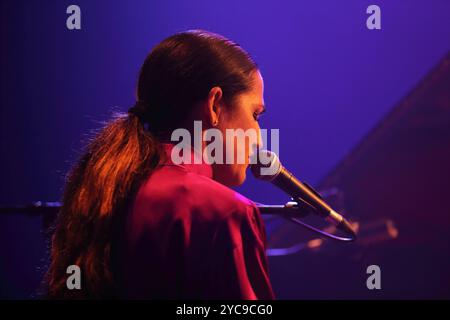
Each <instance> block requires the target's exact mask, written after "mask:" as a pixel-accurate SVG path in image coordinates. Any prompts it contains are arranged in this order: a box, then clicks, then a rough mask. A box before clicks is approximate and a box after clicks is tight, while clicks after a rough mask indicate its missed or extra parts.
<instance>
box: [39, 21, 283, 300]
mask: <svg viewBox="0 0 450 320" xmlns="http://www.w3.org/2000/svg"><path fill="white" fill-rule="evenodd" d="M137 101H138V102H137V103H136V104H135V106H134V107H132V108H130V110H129V112H128V114H127V115H118V116H117V117H116V119H114V120H113V121H111V122H110V123H109V124H107V125H106V127H105V128H104V129H103V130H102V131H101V132H100V133H99V134H98V135H97V136H96V137H95V138H94V139H93V140H92V141H91V143H90V144H89V145H88V147H87V150H86V151H85V153H84V155H83V156H82V157H81V159H80V160H79V161H78V163H77V164H76V165H75V167H74V168H73V169H72V171H71V173H70V174H69V176H68V180H67V183H66V186H65V191H64V194H63V206H62V209H61V211H60V214H59V218H58V221H57V224H56V229H55V233H54V235H53V239H52V250H51V265H50V268H49V271H48V274H47V280H48V286H49V287H48V293H49V297H51V298H151V299H222V298H223V299H272V298H274V294H273V291H272V288H271V284H270V281H269V276H268V270H267V257H266V255H265V245H266V238H265V230H264V224H263V221H262V219H261V216H260V213H259V211H258V209H257V207H256V206H255V204H254V203H253V202H251V201H250V200H248V199H246V198H245V197H243V196H242V195H240V194H238V193H236V192H235V191H233V190H231V189H230V188H229V187H230V186H236V185H240V184H242V183H243V182H244V180H245V174H246V173H245V171H246V169H247V167H248V158H249V157H250V156H251V155H252V151H251V150H252V149H253V147H254V146H251V145H250V144H249V143H247V144H245V147H244V150H242V145H241V146H240V147H239V144H234V146H231V147H230V145H231V144H230V143H228V142H230V141H229V140H230V139H228V140H227V139H226V134H225V132H226V129H243V130H247V129H251V130H253V131H255V132H257V134H258V139H257V144H259V143H260V133H259V125H258V117H259V115H260V114H261V113H262V112H263V111H264V99H263V79H262V77H261V74H260V72H259V70H258V68H257V65H256V64H255V62H254V61H253V60H252V59H251V57H250V56H249V55H248V54H247V53H246V52H245V51H244V50H243V49H242V48H240V47H239V46H238V45H237V44H236V43H233V42H232V41H230V40H228V39H225V38H224V37H222V36H219V35H217V34H213V33H210V32H206V31H202V30H193V31H187V32H181V33H177V34H175V35H173V36H171V37H169V38H167V39H165V40H164V41H162V42H161V43H160V44H158V45H157V46H156V47H155V48H154V49H153V50H152V51H151V53H150V54H149V56H148V57H147V58H146V60H145V61H144V64H143V66H142V68H141V70H140V75H139V81H138V85H137ZM196 120H197V121H202V127H203V130H208V129H211V128H214V129H217V130H219V131H220V132H221V133H223V136H224V137H225V138H224V144H223V145H224V149H223V153H224V154H225V155H226V154H230V153H231V152H234V154H235V155H237V154H241V153H242V152H244V153H245V159H246V161H245V162H244V163H236V161H234V162H233V163H232V164H221V163H220V161H217V163H213V164H208V163H207V162H205V161H202V163H200V164H198V163H181V164H179V163H176V162H174V161H173V155H174V154H176V153H178V152H179V151H180V150H178V149H177V146H175V144H174V142H172V141H171V134H172V132H173V131H174V130H175V129H179V128H185V129H187V130H189V131H190V132H193V123H194V121H196ZM233 139H234V138H233ZM205 147H206V143H203V145H201V146H200V148H201V149H202V150H199V149H198V148H197V149H195V148H191V149H190V150H189V152H190V154H189V156H190V157H193V155H195V154H196V153H197V154H202V151H203V150H204V148H205ZM232 148H233V149H232ZM183 156H185V154H183ZM70 265H77V266H79V267H80V270H81V275H82V286H81V289H80V290H76V289H74V290H69V289H68V288H67V285H66V280H67V278H68V276H69V275H68V274H67V273H66V270H67V267H68V266H70Z"/></svg>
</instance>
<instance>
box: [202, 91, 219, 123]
mask: <svg viewBox="0 0 450 320" xmlns="http://www.w3.org/2000/svg"><path fill="white" fill-rule="evenodd" d="M222 104H223V101H222V89H221V88H220V87H214V88H212V89H211V90H210V91H209V94H208V101H207V103H206V114H207V119H208V121H209V125H211V126H213V127H216V126H217V125H218V123H219V118H220V114H221V112H222Z"/></svg>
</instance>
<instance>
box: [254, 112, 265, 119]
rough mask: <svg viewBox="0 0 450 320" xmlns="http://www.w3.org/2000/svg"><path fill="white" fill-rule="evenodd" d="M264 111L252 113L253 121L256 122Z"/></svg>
mask: <svg viewBox="0 0 450 320" xmlns="http://www.w3.org/2000/svg"><path fill="white" fill-rule="evenodd" d="M264 111H265V110H263V111H262V112H253V118H255V120H256V121H258V120H259V118H260V117H261V115H262V114H263V113H264Z"/></svg>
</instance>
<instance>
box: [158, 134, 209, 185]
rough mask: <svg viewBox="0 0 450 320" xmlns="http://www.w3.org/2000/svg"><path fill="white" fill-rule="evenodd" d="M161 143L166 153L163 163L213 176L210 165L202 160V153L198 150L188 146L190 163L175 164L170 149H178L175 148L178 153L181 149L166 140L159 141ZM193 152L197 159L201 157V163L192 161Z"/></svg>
mask: <svg viewBox="0 0 450 320" xmlns="http://www.w3.org/2000/svg"><path fill="white" fill-rule="evenodd" d="M161 145H162V146H163V149H164V152H165V154H166V160H165V162H164V163H163V165H174V166H181V167H184V168H186V170H189V171H191V172H193V173H196V174H199V175H203V176H206V177H208V178H210V179H212V177H213V172H212V166H211V165H210V164H208V163H206V162H204V161H203V157H202V153H201V152H200V151H199V150H196V149H194V148H189V157H190V159H191V161H190V163H181V164H175V163H173V161H172V157H171V154H172V150H173V149H174V148H176V149H178V150H175V152H177V154H179V152H180V151H181V149H180V147H178V146H177V145H175V144H173V143H166V142H164V143H161ZM194 154H197V157H198V159H201V163H195V162H194Z"/></svg>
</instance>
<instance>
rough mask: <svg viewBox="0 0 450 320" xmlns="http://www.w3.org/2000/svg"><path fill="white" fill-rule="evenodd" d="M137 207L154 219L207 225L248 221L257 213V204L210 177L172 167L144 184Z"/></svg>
mask: <svg viewBox="0 0 450 320" xmlns="http://www.w3.org/2000/svg"><path fill="white" fill-rule="evenodd" d="M136 205H137V206H138V207H143V208H144V210H147V211H148V212H152V215H153V216H155V215H157V214H158V213H160V214H163V215H165V218H168V216H172V217H174V218H189V219H193V220H200V221H203V222H208V221H211V222H214V221H219V220H223V219H230V218H233V219H242V218H248V215H254V214H256V210H257V207H256V205H255V203H254V202H253V201H251V200H250V199H248V198H246V197H245V196H243V195H242V194H240V193H238V192H236V191H234V190H232V189H230V188H228V187H226V186H224V185H222V184H220V183H219V182H217V181H215V180H213V179H211V178H210V177H207V176H204V175H200V174H196V173H193V172H190V171H189V170H184V169H183V168H181V167H180V168H178V167H169V166H168V167H163V168H162V169H160V170H157V171H155V172H154V173H153V174H152V175H151V176H150V177H149V179H148V180H147V181H146V182H145V183H144V184H143V186H142V187H141V188H140V190H139V192H138V194H137V197H136V201H135V206H136ZM252 220H253V219H252Z"/></svg>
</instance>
